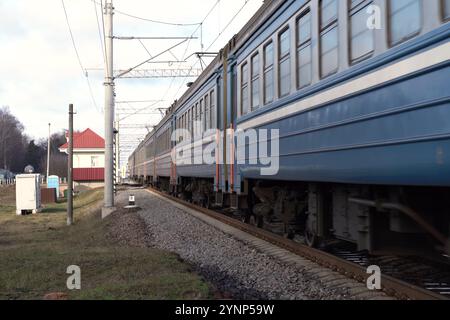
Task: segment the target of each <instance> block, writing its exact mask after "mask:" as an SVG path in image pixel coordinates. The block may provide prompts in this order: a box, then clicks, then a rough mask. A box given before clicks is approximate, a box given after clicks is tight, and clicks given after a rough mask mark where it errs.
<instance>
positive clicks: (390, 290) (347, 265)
mask: <svg viewBox="0 0 450 320" xmlns="http://www.w3.org/2000/svg"><path fill="white" fill-rule="evenodd" d="M148 190H149V191H151V192H154V193H155V194H157V195H160V196H162V197H164V198H167V199H169V200H172V201H174V202H176V203H179V204H181V205H183V206H185V207H187V208H190V209H192V210H196V211H198V212H201V213H202V214H204V215H206V216H209V217H211V218H214V219H216V220H219V221H221V222H223V223H225V224H227V225H230V226H232V227H234V228H237V229H239V230H242V231H244V232H247V233H249V234H251V235H253V236H255V237H257V238H260V239H262V240H265V241H267V242H270V243H272V244H274V245H277V246H279V247H281V248H283V249H286V250H288V251H290V252H292V253H295V254H297V255H299V256H302V257H303V258H306V259H308V260H310V261H312V262H315V263H317V264H319V265H321V266H323V267H326V268H329V269H331V270H333V271H336V272H338V273H340V274H342V275H344V276H346V277H348V278H352V279H355V280H357V281H360V282H366V279H367V278H368V274H367V270H366V269H365V268H364V267H362V266H360V265H357V264H355V263H352V262H349V261H346V260H344V259H342V258H339V257H336V256H334V255H332V254H329V253H326V252H323V251H321V250H318V249H315V248H311V247H308V246H306V245H303V244H300V243H297V242H294V241H292V240H290V239H286V238H284V237H282V236H279V235H276V234H274V233H271V232H269V231H267V230H263V229H260V228H256V227H254V226H252V225H249V224H246V223H243V222H242V221H239V220H237V219H234V218H231V217H228V216H226V215H224V214H221V213H218V212H215V211H213V210H210V209H207V208H203V207H200V206H197V205H195V204H192V203H189V202H186V201H184V200H181V199H179V198H176V197H173V196H171V195H168V194H166V193H163V192H161V191H159V190H156V189H154V188H149V189H148ZM381 286H382V290H383V292H385V293H386V294H387V295H389V296H392V297H396V298H398V299H402V300H448V298H446V297H445V296H442V295H439V294H437V293H434V292H432V291H429V290H426V289H423V288H420V287H418V286H415V285H412V284H409V283H407V282H404V281H402V280H398V279H395V278H393V277H391V276H387V275H381Z"/></svg>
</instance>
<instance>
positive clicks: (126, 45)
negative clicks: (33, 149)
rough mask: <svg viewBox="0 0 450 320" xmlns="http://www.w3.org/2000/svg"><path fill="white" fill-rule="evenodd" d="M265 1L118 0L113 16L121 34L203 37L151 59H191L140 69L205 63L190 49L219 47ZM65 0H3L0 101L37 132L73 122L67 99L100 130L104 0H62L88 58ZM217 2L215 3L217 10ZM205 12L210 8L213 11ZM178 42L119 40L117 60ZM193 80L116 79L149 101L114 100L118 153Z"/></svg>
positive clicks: (120, 89)
mask: <svg viewBox="0 0 450 320" xmlns="http://www.w3.org/2000/svg"><path fill="white" fill-rule="evenodd" d="M103 2H104V1H103ZM262 2H263V1H262V0H219V1H218V0H189V1H186V0H164V1H161V0H114V7H115V9H116V11H117V12H116V13H115V15H114V35H115V36H135V37H139V36H140V37H161V36H164V37H167V36H173V37H189V36H194V37H197V38H198V39H193V40H190V41H186V42H185V43H183V44H182V45H180V46H178V47H176V48H175V49H173V50H171V52H170V53H169V52H167V53H166V54H164V55H162V56H160V57H158V58H157V59H156V60H154V61H153V62H159V61H169V60H171V61H183V60H185V58H188V59H187V60H186V62H177V63H172V64H167V63H151V64H150V63H147V64H146V65H144V66H143V68H145V69H154V68H178V67H180V68H188V69H189V68H191V67H193V68H200V63H199V60H198V59H197V58H196V57H195V56H192V57H189V56H190V55H191V54H192V53H194V52H198V51H201V44H202V43H203V50H204V51H206V50H208V51H213V52H217V51H219V50H220V48H222V47H223V46H224V45H225V44H226V43H227V42H228V40H229V39H231V38H232V36H233V35H234V34H235V33H237V32H238V31H239V30H240V29H241V28H242V27H243V26H244V24H245V23H246V22H247V21H248V20H249V19H250V18H251V16H252V15H253V14H254V13H255V12H256V11H257V10H258V8H259V7H260V6H261V5H262ZM62 3H63V1H62V0H40V1H35V0H0V17H1V19H0V55H1V56H0V57H1V59H0V106H9V108H10V110H11V112H12V113H13V114H14V115H15V116H16V117H17V118H18V119H19V120H20V121H21V122H22V124H23V125H24V127H25V133H26V134H28V135H29V136H30V137H32V138H35V139H40V138H45V137H46V136H47V134H48V123H51V125H52V127H51V128H52V132H57V131H61V130H64V129H65V128H67V123H68V105H69V103H73V104H74V108H75V112H76V115H75V118H74V126H75V129H76V130H84V129H86V128H88V127H89V128H91V129H93V130H94V131H96V132H97V133H99V134H100V135H102V136H103V135H104V118H103V117H104V115H103V107H104V87H103V82H104V78H103V77H104V74H103V67H104V54H103V53H104V51H103V48H102V47H103V40H102V37H103V29H102V16H101V12H102V11H101V8H100V0H95V1H93V0H64V5H65V8H66V12H67V17H68V21H69V24H70V27H71V29H72V34H73V37H74V41H75V46H76V48H77V51H78V54H79V57H80V59H79V60H80V62H81V66H80V62H79V60H78V58H77V55H76V51H75V49H74V46H73V44H72V40H71V37H70V33H69V29H68V25H67V22H66V18H65V13H64V9H63V4H62ZM212 8H214V9H213V10H212V11H211V9H212ZM241 8H242V9H241ZM208 12H210V14H209V15H208V16H207V14H208ZM238 12H239V13H238ZM124 13H125V14H128V15H125V14H124ZM237 13H238V14H237ZM236 14H237V15H236ZM129 15H132V16H136V17H140V18H144V19H149V20H156V21H162V22H168V23H175V24H193V23H197V25H184V26H178V25H177V26H172V25H168V24H161V23H154V22H150V21H146V20H142V19H137V18H133V17H130V16H129ZM234 16H235V18H234V19H233V20H232V22H231V23H230V24H229V22H230V21H231V19H232V18H233V17H234ZM205 17H206V19H205V20H204V22H203V24H202V28H199V25H198V23H199V22H201V21H202V20H203V19H204V18H205ZM228 24H229V25H228ZM227 25H228V26H227ZM177 42H179V40H142V43H140V42H139V41H137V40H115V41H114V69H115V70H121V69H128V68H130V67H133V66H135V65H138V64H140V63H141V62H144V61H145V60H147V59H149V58H150V56H149V54H151V55H152V56H155V55H157V54H158V53H160V52H161V51H164V50H165V49H167V48H169V47H171V46H173V45H174V44H176V43H177ZM206 62H208V60H206ZM86 75H87V77H86ZM192 80H194V79H185V78H176V79H174V78H169V79H164V80H161V79H119V80H117V81H116V101H118V102H121V101H146V102H142V103H131V104H118V105H117V106H116V107H117V108H118V111H119V112H122V114H117V115H116V118H118V119H123V118H125V119H123V120H122V122H121V123H122V126H123V129H122V130H121V134H122V135H121V140H122V142H123V152H122V154H121V158H123V159H126V157H127V156H128V153H129V150H130V149H132V146H134V145H135V144H136V143H137V142H138V141H139V139H142V138H143V137H144V136H145V133H146V132H147V129H145V128H144V127H145V126H150V125H154V124H156V123H158V121H159V119H160V115H159V114H158V110H157V108H159V107H161V108H163V107H168V106H169V105H170V104H171V103H172V102H173V101H174V100H175V99H176V98H178V97H180V96H181V95H182V94H183V92H184V91H185V90H186V88H187V87H186V85H185V84H186V82H187V81H192ZM88 82H89V84H90V87H91V90H90V89H89V85H88ZM91 91H92V95H91V94H90V92H91ZM153 100H155V101H156V102H154V101H153ZM160 100H163V101H160ZM158 101H160V102H158ZM149 105H153V106H152V107H151V108H148V109H145V111H144V112H141V113H139V114H137V115H134V116H130V115H129V114H130V113H132V112H131V110H140V109H143V108H145V107H148V106H149ZM139 126H140V127H141V128H138V127H139Z"/></svg>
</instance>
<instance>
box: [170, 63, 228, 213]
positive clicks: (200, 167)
mask: <svg viewBox="0 0 450 320" xmlns="http://www.w3.org/2000/svg"><path fill="white" fill-rule="evenodd" d="M217 61H218V59H216V60H215V61H214V62H213V63H212V64H211V65H210V66H209V68H208V69H207V70H205V72H204V73H203V74H202V76H201V78H200V79H199V80H198V81H197V82H196V83H195V84H194V85H193V87H191V89H190V92H189V94H187V95H185V96H183V97H182V98H181V99H180V100H179V101H177V108H176V110H175V111H174V116H175V119H176V120H175V126H174V127H175V128H176V129H178V133H179V134H178V136H177V137H175V140H176V141H174V142H175V144H176V147H175V149H174V157H175V159H174V162H175V168H174V175H175V179H174V180H173V181H172V182H173V184H174V185H175V187H174V190H177V193H179V194H180V195H181V197H183V198H185V199H188V200H192V201H193V202H194V203H197V204H201V205H205V206H209V205H210V204H211V203H212V202H213V200H214V186H217V184H218V181H219V180H218V178H219V177H218V174H217V173H218V164H216V163H209V164H207V163H204V161H203V153H204V151H205V148H206V147H207V145H208V142H210V141H215V140H216V132H217V128H218V126H217V105H218V103H217V94H216V93H217V88H218V79H219V77H218V72H217V70H216V68H217V67H218V66H219V64H218V62H217ZM211 156H212V157H215V151H214V150H213V151H212V153H211Z"/></svg>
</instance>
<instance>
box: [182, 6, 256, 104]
mask: <svg viewBox="0 0 450 320" xmlns="http://www.w3.org/2000/svg"><path fill="white" fill-rule="evenodd" d="M250 1H251V0H245V2H244V4H243V5H242V7H241V8H240V9H239V10H238V11H237V12H236V13H235V15H234V16H233V17H232V18H231V20H230V21H229V22H228V23H227V24H226V26H225V27H224V28H223V29H222V30H221V31H220V32H219V34H218V35H217V37H216V38H215V39H214V40H213V42H212V43H211V44H210V45H209V47H208V48H207V49H206V51H208V50H209V49H211V47H212V46H213V45H214V43H216V41H217V40H218V39H219V38H220V36H221V35H222V34H223V32H224V31H225V30H226V29H227V28H228V27H229V26H230V25H231V24H232V23H233V21H234V19H236V17H237V16H238V15H239V14H240V13H241V12H242V10H243V9H244V8H245V6H246V5H247V4H248V3H249V2H250ZM219 2H220V0H218V1H217V2H216V5H217V4H218V3H219ZM198 62H199V60H197V61H196V62H195V63H194V64H193V65H192V66H191V69H193V68H194V67H195V66H196V65H197V63H198ZM185 83H186V79H185V80H184V81H183V82H182V83H181V86H180V87H179V88H178V90H177V92H176V93H175V96H174V97H177V96H178V93H179V92H180V90H181V88H183V86H184V85H185Z"/></svg>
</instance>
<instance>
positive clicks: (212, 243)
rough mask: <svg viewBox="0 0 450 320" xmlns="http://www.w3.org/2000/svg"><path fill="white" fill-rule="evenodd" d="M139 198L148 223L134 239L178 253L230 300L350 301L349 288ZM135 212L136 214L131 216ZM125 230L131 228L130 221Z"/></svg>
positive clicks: (146, 197) (149, 196) (171, 208)
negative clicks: (331, 283)
mask: <svg viewBox="0 0 450 320" xmlns="http://www.w3.org/2000/svg"><path fill="white" fill-rule="evenodd" d="M133 194H135V195H136V204H138V205H139V206H140V207H141V208H142V210H141V211H139V212H138V213H137V215H139V216H140V217H142V219H143V220H144V221H145V223H146V228H145V229H146V230H145V231H143V230H138V232H134V233H135V235H132V237H136V238H141V237H144V238H145V244H147V245H151V246H153V247H156V248H159V249H163V250H167V251H171V252H174V253H176V254H178V255H179V256H180V257H181V258H182V259H183V260H185V261H187V262H188V263H190V264H191V265H192V266H194V267H195V269H196V271H197V272H198V273H199V274H201V275H202V276H203V277H204V278H205V279H206V280H208V281H210V282H211V283H213V284H214V285H215V286H216V288H217V289H218V290H219V291H221V292H222V293H223V296H225V297H232V298H234V299H283V300H305V299H348V298H349V296H348V293H347V291H346V290H344V289H342V288H335V289H327V288H325V287H324V285H323V283H321V282H320V281H319V280H317V279H313V278H311V274H310V273H308V272H307V271H306V270H305V269H304V268H302V267H301V266H298V265H295V264H288V263H284V262H281V261H279V260H277V259H274V258H272V257H271V256H270V255H268V254H265V253H263V252H260V251H259V250H256V249H254V248H252V247H251V246H249V245H248V244H246V243H244V242H242V241H239V240H237V239H234V238H233V237H231V236H230V235H227V234H225V233H223V232H222V231H220V230H218V229H217V228H215V227H213V226H211V225H209V224H207V223H205V222H203V221H201V220H199V219H198V218H196V217H193V216H192V215H190V214H188V213H186V212H184V211H183V210H181V209H178V208H176V207H174V206H173V205H171V204H170V203H168V202H166V201H164V200H161V199H159V198H157V197H156V196H154V195H152V194H149V193H148V192H146V191H144V190H139V191H134V192H133ZM126 199H127V192H124V193H122V194H121V195H119V199H118V200H119V202H125V200H126ZM133 214H134V215H136V213H129V215H133ZM126 216H127V214H124V215H123V217H126ZM121 219H122V218H121ZM121 219H119V222H118V224H119V226H118V227H117V228H118V231H119V233H120V232H122V233H123V232H125V233H127V234H128V233H129V232H126V231H121V230H122V226H120V224H121V222H120V220H121ZM123 219H125V218H123ZM127 219H131V218H130V217H128V218H127ZM133 219H134V218H133ZM124 221H126V220H124ZM123 230H126V222H125V223H124V225H123ZM122 237H128V235H122ZM136 241H137V239H136Z"/></svg>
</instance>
